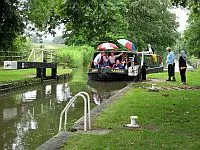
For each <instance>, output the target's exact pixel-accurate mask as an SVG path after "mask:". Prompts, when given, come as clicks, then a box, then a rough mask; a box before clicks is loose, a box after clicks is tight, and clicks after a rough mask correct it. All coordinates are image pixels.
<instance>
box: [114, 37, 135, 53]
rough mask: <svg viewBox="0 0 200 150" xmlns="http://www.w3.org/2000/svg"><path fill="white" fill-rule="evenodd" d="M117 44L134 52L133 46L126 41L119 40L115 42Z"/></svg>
mask: <svg viewBox="0 0 200 150" xmlns="http://www.w3.org/2000/svg"><path fill="white" fill-rule="evenodd" d="M117 42H118V43H120V44H122V45H123V46H124V47H126V48H128V49H129V50H131V51H136V48H135V45H134V44H133V43H132V42H130V41H128V40H126V39H119V40H117Z"/></svg>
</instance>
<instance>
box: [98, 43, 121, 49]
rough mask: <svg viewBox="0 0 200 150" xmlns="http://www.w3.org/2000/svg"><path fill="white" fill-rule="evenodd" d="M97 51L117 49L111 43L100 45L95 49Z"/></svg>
mask: <svg viewBox="0 0 200 150" xmlns="http://www.w3.org/2000/svg"><path fill="white" fill-rule="evenodd" d="M97 49H98V50H107V49H118V47H117V46H116V45H115V44H113V43H102V44H100V45H99V46H98V47H97Z"/></svg>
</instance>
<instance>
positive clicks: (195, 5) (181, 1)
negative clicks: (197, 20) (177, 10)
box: [171, 0, 200, 13]
mask: <svg viewBox="0 0 200 150" xmlns="http://www.w3.org/2000/svg"><path fill="white" fill-rule="evenodd" d="M171 1H172V4H173V5H176V6H177V7H178V6H182V7H188V8H189V9H192V10H193V11H194V13H200V1H199V0H171Z"/></svg>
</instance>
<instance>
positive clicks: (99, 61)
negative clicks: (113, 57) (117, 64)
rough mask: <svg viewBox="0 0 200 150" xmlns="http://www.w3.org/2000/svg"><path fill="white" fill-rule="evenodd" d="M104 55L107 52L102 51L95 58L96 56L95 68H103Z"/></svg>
mask: <svg viewBox="0 0 200 150" xmlns="http://www.w3.org/2000/svg"><path fill="white" fill-rule="evenodd" d="M103 56H105V52H100V53H99V54H98V55H97V56H96V57H95V58H94V61H93V62H94V67H95V68H101V67H102V66H103Z"/></svg>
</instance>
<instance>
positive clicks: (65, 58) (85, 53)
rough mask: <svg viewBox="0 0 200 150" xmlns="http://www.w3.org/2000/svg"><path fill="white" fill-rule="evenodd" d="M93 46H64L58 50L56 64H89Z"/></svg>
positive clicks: (77, 65) (75, 66) (71, 66)
mask: <svg viewBox="0 0 200 150" xmlns="http://www.w3.org/2000/svg"><path fill="white" fill-rule="evenodd" d="M93 52H94V48H93V47H91V46H86V45H85V46H64V47H62V48H60V50H59V52H58V64H63V63H64V64H66V65H67V66H68V67H70V68H77V67H80V66H85V65H87V64H89V62H90V60H91V58H92V55H93Z"/></svg>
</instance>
